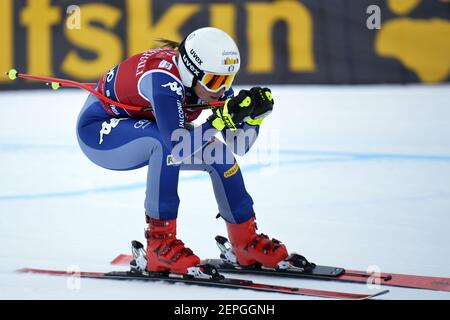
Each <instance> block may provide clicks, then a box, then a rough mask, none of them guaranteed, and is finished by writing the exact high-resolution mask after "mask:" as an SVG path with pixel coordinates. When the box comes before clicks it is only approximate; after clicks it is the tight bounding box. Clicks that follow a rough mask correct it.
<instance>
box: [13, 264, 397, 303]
mask: <svg viewBox="0 0 450 320" xmlns="http://www.w3.org/2000/svg"><path fill="white" fill-rule="evenodd" d="M17 272H21V273H35V274H46V275H59V276H71V277H79V278H92V279H104V280H133V281H165V282H171V283H174V282H182V283H185V284H195V285H202V286H211V287H222V288H237V289H249V290H256V291H266V292H277V293H286V294H296V295H303V296H310V297H320V298H334V299H349V300H364V299H370V298H374V297H377V296H380V295H383V294H386V293H387V292H389V291H388V290H384V291H379V292H376V293H374V294H357V293H349V292H337V291H325V290H316V289H307V288H295V287H285V286H278V285H271V284H263V283H255V282H253V281H250V280H244V279H233V278H226V277H224V276H221V275H219V274H218V273H216V276H214V277H211V278H203V277H195V276H192V275H181V274H170V273H168V274H167V273H159V272H136V271H112V272H67V271H62V270H44V269H33V268H23V269H20V270H17Z"/></svg>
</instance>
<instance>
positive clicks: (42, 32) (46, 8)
mask: <svg viewBox="0 0 450 320" xmlns="http://www.w3.org/2000/svg"><path fill="white" fill-rule="evenodd" d="M2 2H3V0H2ZM27 4H28V5H27V7H26V8H25V9H24V10H23V11H22V13H21V15H20V24H21V25H22V26H25V27H27V29H28V34H27V58H28V72H29V73H32V74H39V75H51V74H52V73H53V68H52V58H53V55H52V49H53V48H52V29H51V26H52V25H55V24H57V23H58V22H59V21H60V20H61V10H60V8H58V7H56V6H55V7H53V6H51V1H50V0H28V2H27Z"/></svg>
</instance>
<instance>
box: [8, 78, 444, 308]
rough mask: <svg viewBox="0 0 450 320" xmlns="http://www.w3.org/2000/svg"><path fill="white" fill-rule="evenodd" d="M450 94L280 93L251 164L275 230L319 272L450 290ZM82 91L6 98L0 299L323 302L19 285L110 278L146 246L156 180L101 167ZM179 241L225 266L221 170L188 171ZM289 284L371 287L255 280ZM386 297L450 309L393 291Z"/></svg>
mask: <svg viewBox="0 0 450 320" xmlns="http://www.w3.org/2000/svg"><path fill="white" fill-rule="evenodd" d="M449 89H450V87H449V86H448V85H443V86H413V85H411V86H359V87H345V86H334V87H328V86H319V87H315V86H312V87H308V86H278V87H274V89H273V95H274V97H275V101H276V105H275V111H274V112H273V114H272V115H271V116H270V117H269V118H267V119H266V120H265V123H264V125H263V128H262V131H261V136H260V138H259V141H258V144H257V145H256V146H255V147H254V149H253V150H252V151H251V152H250V153H249V154H248V155H247V156H246V157H244V158H243V159H241V162H240V163H241V168H242V171H243V174H244V177H245V181H246V186H247V189H248V190H249V192H250V193H251V195H252V197H253V199H254V201H255V210H256V212H257V217H258V226H259V230H260V232H264V233H266V234H269V235H270V236H271V237H275V238H278V239H280V240H282V241H283V242H284V243H285V244H286V245H287V246H288V248H289V249H290V250H291V251H297V252H299V253H302V254H304V255H305V256H306V257H308V258H309V259H310V260H311V261H314V262H317V263H320V264H325V265H335V266H342V267H346V268H349V269H361V270H366V269H367V268H369V267H370V268H372V269H373V268H379V269H380V270H381V271H389V272H394V273H411V274H420V275H434V276H446V277H450V267H449V265H450V251H449V244H450V232H449V231H450V103H449V101H450V90H449ZM86 96H87V95H86V94H85V93H83V92H81V91H72V90H60V91H57V92H53V91H45V90H43V91H32V92H26V91H20V92H1V93H0V111H1V115H2V116H1V118H0V164H1V165H0V177H1V183H0V298H1V299H255V300H264V299H308V298H307V297H301V296H291V295H282V294H276V293H260V292H253V291H247V290H235V289H219V288H206V287H199V286H188V285H184V284H166V283H163V282H158V283H136V282H121V281H100V280H88V279H86V280H85V279H83V280H81V281H80V282H78V279H73V278H64V277H55V276H42V275H29V274H18V273H14V270H16V269H18V268H21V267H36V268H51V269H54V268H59V269H61V268H62V269H64V270H65V269H67V268H72V269H73V268H80V269H81V270H82V271H84V270H85V271H108V270H111V269H112V267H111V266H110V265H109V261H111V260H112V259H113V258H114V257H115V256H116V255H117V254H119V253H127V252H129V244H130V240H132V239H137V240H140V241H144V236H143V233H144V227H145V223H144V210H143V200H144V185H145V178H146V168H143V169H139V170H135V171H129V172H115V171H108V170H105V169H102V168H100V167H97V166H96V165H94V164H93V163H91V162H90V161H89V160H88V159H87V158H86V157H85V156H84V155H83V153H82V152H81V150H80V149H79V147H78V145H77V141H76V135H75V123H76V119H77V116H78V112H79V110H80V108H81V106H82V104H83V102H84V100H85V98H86ZM181 176H182V177H181V181H180V185H179V194H180V198H181V206H180V212H179V236H180V238H181V239H182V240H183V241H185V243H186V244H187V245H188V246H189V247H191V248H192V249H194V251H195V252H196V253H197V254H199V255H200V256H201V257H204V258H206V257H216V256H217V255H218V250H217V248H216V245H215V243H214V236H215V235H217V234H222V235H225V234H226V232H225V226H224V223H223V222H222V221H221V220H220V219H218V220H216V219H215V215H216V214H217V207H216V204H215V201H214V196H213V192H212V187H211V183H210V181H209V177H208V175H207V174H206V173H187V172H186V173H182V175H181ZM249 278H251V279H253V280H254V281H260V282H269V283H277V284H284V285H290V286H298V287H307V288H320V289H329V290H341V291H351V292H356V293H359V292H361V293H364V292H374V290H377V289H370V288H368V287H366V286H365V285H360V284H346V283H336V282H320V281H310V280H298V279H282V278H279V279H276V278H267V277H263V276H249ZM390 290H391V292H390V293H389V294H388V295H385V296H383V297H380V298H383V299H450V293H447V292H434V291H426V290H413V289H404V288H390Z"/></svg>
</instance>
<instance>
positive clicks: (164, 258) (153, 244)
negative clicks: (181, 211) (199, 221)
mask: <svg viewBox="0 0 450 320" xmlns="http://www.w3.org/2000/svg"><path fill="white" fill-rule="evenodd" d="M147 223H148V224H149V226H148V229H147V230H146V231H145V237H146V238H147V270H148V271H150V272H152V271H157V272H161V271H170V272H174V273H181V274H186V273H187V269H188V268H190V267H194V266H196V265H197V264H199V263H200V258H199V257H197V256H196V255H195V254H194V253H193V252H192V250H191V249H188V248H186V247H185V246H184V243H183V242H182V241H181V240H178V239H177V238H176V220H156V219H152V218H147Z"/></svg>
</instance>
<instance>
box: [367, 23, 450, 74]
mask: <svg viewBox="0 0 450 320" xmlns="http://www.w3.org/2000/svg"><path fill="white" fill-rule="evenodd" d="M449 38H450V23H449V22H448V21H447V20H445V19H439V18H433V19H427V20H425V19H410V18H394V19H390V20H388V21H387V22H385V23H383V25H382V26H381V29H380V31H379V32H378V33H377V35H376V38H375V51H376V53H377V54H378V55H380V56H382V57H388V58H394V59H397V60H399V61H400V62H401V63H402V64H403V65H404V66H405V67H406V68H407V69H409V70H411V71H413V72H414V73H415V74H416V75H417V76H418V77H419V79H420V80H421V81H422V82H426V83H437V82H441V81H445V80H446V79H447V78H448V76H449V74H450V58H449V57H450V41H448V39H449Z"/></svg>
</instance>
